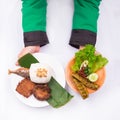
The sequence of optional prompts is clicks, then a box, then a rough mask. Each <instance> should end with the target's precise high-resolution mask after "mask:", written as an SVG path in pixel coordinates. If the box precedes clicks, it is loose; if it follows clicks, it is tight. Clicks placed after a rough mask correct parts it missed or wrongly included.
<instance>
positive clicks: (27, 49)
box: [16, 46, 40, 65]
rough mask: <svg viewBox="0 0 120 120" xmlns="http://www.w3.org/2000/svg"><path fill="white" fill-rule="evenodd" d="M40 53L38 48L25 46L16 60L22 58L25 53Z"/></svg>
mask: <svg viewBox="0 0 120 120" xmlns="http://www.w3.org/2000/svg"><path fill="white" fill-rule="evenodd" d="M39 51H40V46H27V47H24V48H23V49H22V50H21V52H20V53H19V54H18V59H19V58H21V57H22V56H24V55H25V54H27V53H37V52H39ZM16 65H19V64H18V61H17V62H16Z"/></svg>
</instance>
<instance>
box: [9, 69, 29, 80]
mask: <svg viewBox="0 0 120 120" xmlns="http://www.w3.org/2000/svg"><path fill="white" fill-rule="evenodd" d="M12 73H13V74H16V75H19V76H21V77H24V78H26V79H30V75H29V69H28V68H24V67H21V68H18V69H16V70H8V74H12Z"/></svg>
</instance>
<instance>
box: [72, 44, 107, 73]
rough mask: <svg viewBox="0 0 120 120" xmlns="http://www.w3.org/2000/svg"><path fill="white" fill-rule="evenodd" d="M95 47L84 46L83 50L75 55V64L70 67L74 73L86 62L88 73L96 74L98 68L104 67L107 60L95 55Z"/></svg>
mask: <svg viewBox="0 0 120 120" xmlns="http://www.w3.org/2000/svg"><path fill="white" fill-rule="evenodd" d="M95 51H96V50H95V47H94V46H93V45H90V44H88V45H86V46H85V48H84V49H82V50H79V51H78V52H76V53H75V63H74V65H73V66H72V70H73V71H74V72H77V71H79V69H80V66H81V64H82V63H83V62H84V61H85V60H87V61H88V69H89V73H93V72H96V71H97V70H99V69H100V68H102V67H104V66H105V65H106V64H107V63H108V60H107V58H105V57H103V56H102V55H101V54H95Z"/></svg>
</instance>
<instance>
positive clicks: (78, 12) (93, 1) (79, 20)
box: [73, 0, 101, 32]
mask: <svg viewBox="0 0 120 120" xmlns="http://www.w3.org/2000/svg"><path fill="white" fill-rule="evenodd" d="M100 1H101V0H74V16H73V29H84V30H90V31H92V32H97V19H98V16H99V4H100Z"/></svg>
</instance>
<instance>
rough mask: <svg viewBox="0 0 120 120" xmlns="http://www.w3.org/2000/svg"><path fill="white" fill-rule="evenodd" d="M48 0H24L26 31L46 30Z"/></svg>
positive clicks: (24, 27) (24, 24) (23, 12)
mask: <svg viewBox="0 0 120 120" xmlns="http://www.w3.org/2000/svg"><path fill="white" fill-rule="evenodd" d="M46 6H47V2H46V0H22V26H23V31H24V32H30V31H46Z"/></svg>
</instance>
